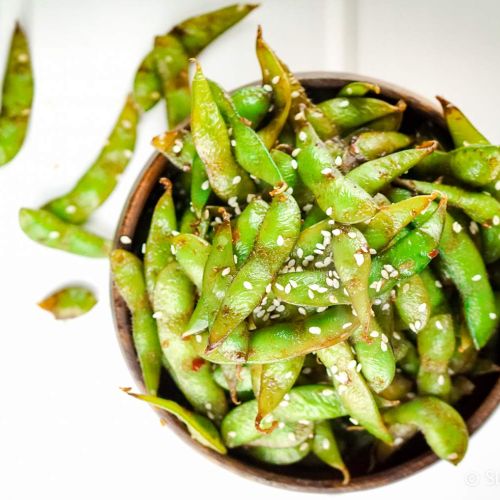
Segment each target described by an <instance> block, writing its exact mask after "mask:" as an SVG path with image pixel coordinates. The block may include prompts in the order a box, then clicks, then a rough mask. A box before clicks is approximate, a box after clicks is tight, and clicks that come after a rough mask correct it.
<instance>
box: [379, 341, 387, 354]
mask: <svg viewBox="0 0 500 500" xmlns="http://www.w3.org/2000/svg"><path fill="white" fill-rule="evenodd" d="M380 349H382V351H383V352H386V351H387V344H386V343H385V342H381V343H380Z"/></svg>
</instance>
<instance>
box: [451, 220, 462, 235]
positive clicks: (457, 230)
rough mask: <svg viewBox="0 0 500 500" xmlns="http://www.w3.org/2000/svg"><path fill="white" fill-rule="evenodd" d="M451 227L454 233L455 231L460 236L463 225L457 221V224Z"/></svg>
mask: <svg viewBox="0 0 500 500" xmlns="http://www.w3.org/2000/svg"><path fill="white" fill-rule="evenodd" d="M451 227H452V229H453V231H454V232H455V233H457V234H458V233H459V232H460V231H462V225H461V224H460V223H459V222H457V221H455V222H454V223H453V224H452V226H451Z"/></svg>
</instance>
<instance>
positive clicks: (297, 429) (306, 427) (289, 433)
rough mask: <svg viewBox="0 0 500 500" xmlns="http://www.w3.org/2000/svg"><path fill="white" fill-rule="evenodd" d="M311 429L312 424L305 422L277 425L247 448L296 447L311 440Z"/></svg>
mask: <svg viewBox="0 0 500 500" xmlns="http://www.w3.org/2000/svg"><path fill="white" fill-rule="evenodd" d="M285 401H286V400H285ZM313 429H314V424H313V423H312V422H310V421H306V420H303V421H300V422H291V423H285V422H281V425H277V426H276V428H274V429H272V430H270V429H268V430H267V431H268V432H267V433H265V434H263V435H262V436H261V437H259V438H258V439H255V440H254V441H252V442H250V443H248V446H251V447H255V446H258V447H261V446H265V447H266V448H274V449H280V448H281V449H282V448H290V447H292V446H298V445H300V444H302V443H303V442H304V441H307V440H308V439H310V438H311V436H312V432H313Z"/></svg>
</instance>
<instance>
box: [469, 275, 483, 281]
mask: <svg viewBox="0 0 500 500" xmlns="http://www.w3.org/2000/svg"><path fill="white" fill-rule="evenodd" d="M471 280H472V281H480V280H481V275H480V274H475V275H474V276H472V278H471Z"/></svg>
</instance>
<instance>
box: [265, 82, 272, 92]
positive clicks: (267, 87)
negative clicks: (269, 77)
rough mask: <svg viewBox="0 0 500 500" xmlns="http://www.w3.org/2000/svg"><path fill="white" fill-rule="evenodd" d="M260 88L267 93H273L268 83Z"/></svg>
mask: <svg viewBox="0 0 500 500" xmlns="http://www.w3.org/2000/svg"><path fill="white" fill-rule="evenodd" d="M262 88H263V89H264V90H265V91H267V92H272V91H273V88H272V87H271V85H269V84H268V83H266V84H265V85H263V86H262Z"/></svg>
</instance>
